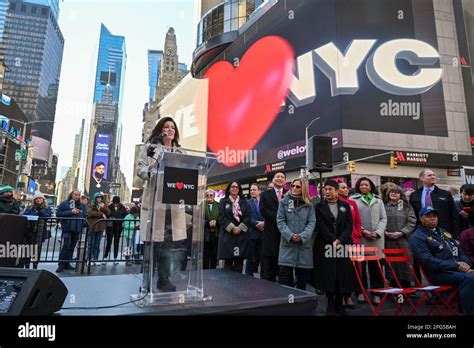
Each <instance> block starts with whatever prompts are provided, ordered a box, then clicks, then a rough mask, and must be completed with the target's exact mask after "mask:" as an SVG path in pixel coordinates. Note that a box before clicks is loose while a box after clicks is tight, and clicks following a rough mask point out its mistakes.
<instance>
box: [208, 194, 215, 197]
mask: <svg viewBox="0 0 474 348" xmlns="http://www.w3.org/2000/svg"><path fill="white" fill-rule="evenodd" d="M206 197H214V196H213V195H210V194H209V195H206Z"/></svg>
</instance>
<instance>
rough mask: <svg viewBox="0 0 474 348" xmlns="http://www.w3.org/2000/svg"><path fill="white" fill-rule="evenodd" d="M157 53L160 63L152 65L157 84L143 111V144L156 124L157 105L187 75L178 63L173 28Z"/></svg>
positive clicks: (185, 68) (182, 65)
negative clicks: (155, 70)
mask: <svg viewBox="0 0 474 348" xmlns="http://www.w3.org/2000/svg"><path fill="white" fill-rule="evenodd" d="M156 52H157V51H156ZM159 52H162V59H161V62H160V63H159V64H154V65H153V66H154V67H158V68H159V69H158V70H157V83H156V85H155V88H154V90H155V91H154V95H153V100H151V101H149V102H148V103H146V104H145V107H144V111H143V122H144V126H143V131H142V141H143V142H145V141H146V140H147V139H148V138H149V136H150V134H151V131H152V130H153V128H154V127H155V125H156V123H157V122H158V118H159V113H158V104H159V103H160V102H161V101H162V100H163V98H164V97H165V96H166V95H167V94H168V93H169V92H170V91H171V90H172V89H173V88H174V87H175V86H176V85H177V84H178V83H179V82H180V81H181V80H182V79H183V77H185V76H186V74H187V73H188V70H187V66H186V64H184V63H179V58H178V45H177V41H176V34H175V31H174V29H173V28H170V29H169V30H168V32H167V33H166V37H165V46H164V49H163V51H159ZM150 70H151V69H150V67H149V71H150ZM150 82H151V81H150ZM150 92H151V91H150Z"/></svg>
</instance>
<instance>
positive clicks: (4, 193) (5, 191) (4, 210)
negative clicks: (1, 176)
mask: <svg viewBox="0 0 474 348" xmlns="http://www.w3.org/2000/svg"><path fill="white" fill-rule="evenodd" d="M0 214H17V215H18V214H20V202H18V201H17V200H16V199H15V198H13V188H12V187H11V186H10V185H8V184H3V185H2V186H0Z"/></svg>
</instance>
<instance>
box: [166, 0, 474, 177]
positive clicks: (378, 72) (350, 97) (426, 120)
mask: <svg viewBox="0 0 474 348" xmlns="http://www.w3.org/2000/svg"><path fill="white" fill-rule="evenodd" d="M434 6H440V5H439V4H438V3H436V2H435V3H434V2H433V1H432V0H385V1H378V0H337V1H336V0H287V1H279V2H277V3H276V4H275V5H274V6H273V7H272V8H270V9H269V10H268V12H266V13H265V14H264V15H263V16H262V17H260V18H258V19H257V20H256V22H254V23H248V25H247V28H246V30H245V34H242V35H240V36H239V37H238V38H237V39H236V40H235V41H234V42H233V43H232V44H230V45H229V46H228V47H227V48H226V49H225V50H224V51H222V53H221V54H220V55H218V56H217V57H216V58H215V59H214V60H213V61H212V62H211V63H210V64H209V65H208V66H207V67H206V68H205V69H204V70H202V71H199V72H198V73H197V75H196V76H195V78H193V79H191V78H190V77H187V78H186V79H185V80H183V81H182V82H181V83H180V85H179V86H178V87H177V88H175V89H174V90H173V91H172V92H170V94H169V95H168V96H167V97H166V98H165V99H164V100H163V101H162V102H161V103H160V106H159V110H160V116H161V117H163V116H174V117H175V120H176V122H177V123H178V128H179V129H180V131H182V133H181V140H182V144H183V146H185V147H190V148H193V149H200V150H208V151H212V152H214V153H216V154H217V155H218V156H219V157H221V158H223V160H222V161H221V162H222V163H220V164H218V165H217V166H215V167H214V168H213V169H212V171H211V173H210V178H211V179H210V181H211V182H220V181H223V180H230V179H232V178H233V177H235V175H239V176H240V177H245V176H254V175H260V174H265V173H267V172H271V171H274V170H288V169H296V168H299V167H300V166H301V165H304V163H305V153H306V148H305V129H306V127H307V125H309V124H310V123H312V126H311V127H310V128H309V129H308V133H309V136H312V135H326V136H330V137H332V138H333V148H334V149H336V155H337V156H340V155H341V153H342V151H340V150H341V149H344V151H346V149H350V151H351V156H352V150H354V156H358V154H357V153H356V152H357V151H355V150H359V149H360V150H364V149H370V150H378V151H379V152H380V151H381V152H386V151H387V150H394V151H401V150H407V149H408V148H410V149H411V151H417V152H420V153H421V152H422V153H425V152H430V153H431V152H432V153H437V154H440V155H441V154H442V155H443V156H448V155H449V156H451V157H452V158H454V157H453V156H452V153H453V152H454V151H456V153H457V152H464V153H461V154H460V155H461V156H463V160H464V159H465V158H467V157H469V156H470V155H471V152H470V148H467V147H466V146H464V145H465V144H467V142H468V136H469V134H468V131H467V130H466V129H465V127H464V129H463V127H461V126H460V125H462V124H463V122H464V119H465V118H466V117H467V116H465V115H463V114H462V113H461V112H460V110H462V109H463V108H464V107H465V104H466V102H465V100H464V99H465V98H464V97H463V96H462V93H461V90H462V86H461V85H460V84H459V83H456V79H455V77H456V76H455V75H456V74H458V73H459V74H460V72H459V71H458V70H459V69H460V67H456V66H454V65H452V64H450V61H447V59H448V58H450V57H451V56H456V55H457V52H456V48H455V45H454V43H455V39H454V36H453V38H452V39H449V40H448V39H447V38H446V37H447V35H448V34H449V33H448V31H445V30H444V29H439V28H438V29H437V24H436V22H435V8H434ZM438 10H439V8H438ZM452 19H453V20H454V16H453V17H452ZM446 20H448V19H446ZM448 24H449V23H448ZM439 25H444V24H443V23H441V24H439ZM440 30H441V32H439V31H440ZM438 35H440V37H438ZM453 35H454V34H453ZM438 43H439V44H438ZM451 43H453V45H451ZM456 69H458V70H456ZM190 96H193V97H190ZM315 119H318V120H317V121H315V122H313V121H314V120H315ZM337 156H336V157H335V158H334V160H335V161H336V162H338V161H339V162H342V157H341V158H337ZM355 158H360V157H355ZM460 164H461V163H460V162H458V163H455V162H454V160H450V161H449V163H445V165H452V166H455V165H460ZM236 171H239V174H234V173H235V172H236Z"/></svg>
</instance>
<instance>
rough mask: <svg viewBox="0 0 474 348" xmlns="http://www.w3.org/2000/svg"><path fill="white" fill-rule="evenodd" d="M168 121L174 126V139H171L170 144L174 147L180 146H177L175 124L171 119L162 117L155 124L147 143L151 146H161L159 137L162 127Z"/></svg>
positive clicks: (177, 134)
mask: <svg viewBox="0 0 474 348" xmlns="http://www.w3.org/2000/svg"><path fill="white" fill-rule="evenodd" d="M168 121H171V122H173V124H174V138H173V141H172V142H171V144H172V146H175V147H180V146H181V145H179V130H178V126H177V125H176V122H175V121H174V120H173V119H172V118H171V117H163V118H162V119H160V121H159V122H158V123H157V125H156V126H155V128H153V131H152V132H151V135H150V138H148V142H150V143H152V144H158V142H159V143H160V144H161V145H163V140H162V139H161V137H160V135H161V134H162V133H163V127H164V126H165V123H166V122H168Z"/></svg>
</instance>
